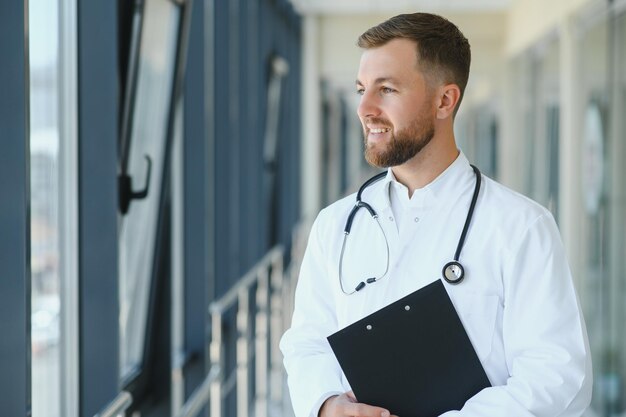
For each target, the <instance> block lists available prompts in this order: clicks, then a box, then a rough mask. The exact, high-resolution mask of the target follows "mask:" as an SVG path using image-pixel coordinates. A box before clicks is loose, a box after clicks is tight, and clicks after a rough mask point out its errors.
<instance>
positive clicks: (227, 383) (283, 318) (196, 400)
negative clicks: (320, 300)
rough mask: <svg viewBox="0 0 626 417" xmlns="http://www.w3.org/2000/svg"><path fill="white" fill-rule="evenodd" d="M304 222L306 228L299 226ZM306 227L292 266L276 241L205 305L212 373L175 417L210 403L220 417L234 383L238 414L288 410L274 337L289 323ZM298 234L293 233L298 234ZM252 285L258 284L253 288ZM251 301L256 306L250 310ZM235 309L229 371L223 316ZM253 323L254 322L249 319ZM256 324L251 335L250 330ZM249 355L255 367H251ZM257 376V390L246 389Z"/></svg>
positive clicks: (263, 415) (261, 415)
mask: <svg viewBox="0 0 626 417" xmlns="http://www.w3.org/2000/svg"><path fill="white" fill-rule="evenodd" d="M302 226H304V227H302ZM306 226H307V225H301V226H300V227H297V228H296V230H294V242H293V246H292V253H291V264H290V266H289V269H288V270H286V269H285V266H284V265H283V263H284V256H285V249H284V247H283V246H281V245H278V246H275V247H274V248H272V249H271V250H269V251H268V252H267V253H266V254H265V255H264V256H263V257H262V258H261V259H260V260H259V261H258V262H257V263H256V264H255V265H254V266H253V267H252V268H251V269H250V270H249V271H248V272H247V273H246V274H244V275H243V276H242V277H241V278H240V279H239V281H237V283H236V284H235V285H233V287H232V288H230V289H229V290H228V291H227V292H226V293H225V294H224V295H223V296H221V297H220V298H219V299H217V300H215V301H214V302H212V303H211V304H210V305H209V308H208V311H209V314H210V319H211V340H210V344H209V356H210V363H211V365H210V366H211V367H210V371H209V374H208V375H207V376H206V377H205V379H204V380H203V382H202V383H201V385H200V386H199V387H198V388H197V389H196V390H195V391H194V392H193V394H192V395H191V397H190V398H189V399H188V400H187V402H186V403H185V404H184V405H183V407H182V408H181V409H180V411H179V413H178V414H176V417H195V416H197V415H198V414H199V413H200V411H201V410H202V408H203V407H205V406H208V407H209V411H210V415H211V417H222V416H223V411H224V409H223V404H222V401H223V400H224V398H226V396H227V395H228V393H229V392H230V391H231V389H232V388H235V387H236V394H235V395H236V398H237V401H236V406H237V417H247V416H248V415H254V417H267V416H268V415H269V414H270V410H275V407H276V406H278V407H281V408H282V410H283V411H285V412H286V413H287V415H288V414H289V411H287V410H290V409H291V406H290V405H289V404H288V402H286V401H285V399H286V396H285V395H284V394H285V393H284V390H283V383H284V381H285V375H284V369H283V367H282V355H281V353H280V350H279V348H278V341H279V340H280V336H281V335H282V332H283V331H284V330H285V328H286V326H287V325H288V323H289V318H288V316H289V315H290V313H291V310H292V301H291V298H292V297H293V290H294V288H295V277H296V275H297V271H293V270H292V269H293V268H294V267H296V268H297V267H299V261H300V260H299V259H297V258H298V257H301V256H302V253H303V245H304V243H303V242H300V241H301V240H303V241H306V239H303V237H304V238H306V235H307V234H308V233H306V232H307V231H308V228H307V227H306ZM296 233H297V234H296ZM294 255H295V256H294ZM255 284H256V286H255ZM251 302H253V303H254V307H255V309H254V310H251V309H250V307H251ZM230 309H235V310H236V331H237V343H236V366H235V369H234V371H233V372H232V374H230V375H226V374H225V372H224V348H225V345H224V339H223V332H224V328H223V327H224V317H225V316H226V313H227V312H228V311H229V310H230ZM253 321H254V326H252V324H251V323H252V322H253ZM253 327H254V329H255V331H254V333H253V332H252V331H251V330H252V328H253ZM252 358H254V364H255V366H254V367H252V366H251V365H252V361H251V360H252ZM251 378H255V384H254V386H255V390H254V392H249V386H250V380H251Z"/></svg>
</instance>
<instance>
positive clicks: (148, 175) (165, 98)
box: [119, 0, 180, 378]
mask: <svg viewBox="0 0 626 417" xmlns="http://www.w3.org/2000/svg"><path fill="white" fill-rule="evenodd" d="M140 20H141V21H142V22H143V23H142V24H141V30H137V27H135V30H136V33H140V41H139V43H138V47H139V50H138V54H137V63H136V65H137V67H136V68H137V70H136V79H135V85H134V88H135V90H134V96H133V99H132V100H130V101H129V102H128V105H129V106H130V113H129V115H130V118H129V124H128V132H129V134H128V137H127V138H125V137H124V136H123V137H122V140H123V142H122V155H121V158H122V170H123V171H124V172H125V173H127V174H128V175H129V176H130V177H131V178H132V184H133V190H134V191H136V190H137V189H140V188H144V187H147V190H148V193H147V195H146V197H145V199H141V200H133V201H131V203H130V206H129V209H128V212H127V213H126V214H125V215H123V216H121V219H120V248H119V250H120V269H119V271H120V326H121V328H120V344H121V346H120V366H121V375H122V377H123V378H124V377H128V376H132V374H133V373H135V372H136V371H138V370H139V369H140V368H141V366H142V362H143V353H144V341H145V337H146V324H147V319H148V310H149V301H150V291H151V288H152V284H153V282H152V280H153V274H154V270H153V266H154V263H155V255H154V253H155V247H156V239H157V225H158V220H159V219H158V218H159V214H160V205H161V198H162V188H163V180H164V177H163V170H164V167H165V158H166V142H167V135H168V126H169V114H170V113H169V110H170V102H171V99H172V86H173V81H174V69H175V63H176V51H177V44H178V29H179V20H180V9H179V8H178V6H177V5H176V4H174V3H173V2H171V1H168V0H152V1H146V2H144V4H143V11H142V13H141V19H140ZM133 58H134V57H131V60H132V59H133ZM131 67H132V63H131ZM130 77H133V75H131V76H130ZM130 85H131V87H130V88H133V85H132V81H131V83H130Z"/></svg>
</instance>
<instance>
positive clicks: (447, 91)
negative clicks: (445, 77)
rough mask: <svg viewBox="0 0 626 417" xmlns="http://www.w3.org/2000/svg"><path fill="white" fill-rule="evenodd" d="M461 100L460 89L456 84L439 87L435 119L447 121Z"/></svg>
mask: <svg viewBox="0 0 626 417" xmlns="http://www.w3.org/2000/svg"><path fill="white" fill-rule="evenodd" d="M460 98H461V89H460V88H459V86H458V85H456V84H446V85H443V86H441V87H439V100H438V102H437V119H442V120H443V119H447V118H448V117H450V116H453V115H454V109H455V108H456V106H457V104H458V103H459V99H460Z"/></svg>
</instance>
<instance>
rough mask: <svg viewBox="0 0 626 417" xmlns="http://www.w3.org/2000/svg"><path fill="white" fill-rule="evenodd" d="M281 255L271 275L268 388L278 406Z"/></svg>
mask: <svg viewBox="0 0 626 417" xmlns="http://www.w3.org/2000/svg"><path fill="white" fill-rule="evenodd" d="M283 255H284V254H283V253H281V255H280V256H279V257H278V258H277V259H276V260H275V262H274V263H273V264H272V275H271V288H272V291H271V294H272V295H271V315H270V316H271V321H272V324H271V331H270V334H271V353H270V358H271V359H270V360H271V362H270V364H271V372H270V387H271V399H272V403H274V404H280V402H281V400H282V398H283V366H282V354H281V352H280V348H279V346H278V345H279V342H280V337H281V336H282V332H283V330H284V329H285V327H284V318H283V312H284V310H283V303H284V301H283V298H282V296H283V294H282V288H283V284H284V280H283Z"/></svg>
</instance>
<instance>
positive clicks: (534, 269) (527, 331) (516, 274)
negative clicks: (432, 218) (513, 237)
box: [442, 212, 592, 417]
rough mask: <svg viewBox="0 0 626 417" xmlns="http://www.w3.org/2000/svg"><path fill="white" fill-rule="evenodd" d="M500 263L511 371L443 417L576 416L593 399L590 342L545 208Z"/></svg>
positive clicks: (560, 247) (504, 322)
mask: <svg viewBox="0 0 626 417" xmlns="http://www.w3.org/2000/svg"><path fill="white" fill-rule="evenodd" d="M511 248H512V249H511V251H510V252H509V253H508V254H507V255H506V260H505V261H504V264H503V270H502V274H503V284H504V316H503V329H502V332H503V340H504V349H505V356H506V365H507V367H508V370H509V375H510V377H509V378H508V380H507V383H506V385H504V386H496V387H491V388H486V389H484V390H482V391H481V392H479V393H478V394H476V395H475V396H474V397H472V398H471V399H469V400H468V401H467V403H466V404H465V406H464V407H463V408H462V409H461V410H460V411H450V412H447V413H445V414H443V415H442V417H444V416H445V417H479V416H480V417H496V416H516V417H531V416H532V417H558V416H561V417H578V416H580V415H582V414H583V412H584V410H585V409H586V408H587V406H588V405H589V403H590V400H591V386H592V372H591V359H590V352H589V342H588V340H587V333H586V329H585V323H584V319H583V316H582V314H581V309H580V304H579V301H578V298H577V295H576V292H575V289H574V285H573V282H572V277H571V272H570V270H569V267H568V265H567V260H566V257H565V253H564V250H563V245H562V243H561V239H560V236H559V233H558V230H557V227H556V224H555V222H554V219H553V218H552V215H551V214H550V213H548V212H545V213H543V214H542V215H541V216H539V217H538V218H537V219H536V220H535V221H534V222H533V223H532V224H531V225H530V226H529V227H528V228H527V229H526V231H525V232H524V234H523V236H522V237H521V238H519V239H518V240H517V242H516V243H514V244H513V245H512V247H511Z"/></svg>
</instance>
